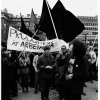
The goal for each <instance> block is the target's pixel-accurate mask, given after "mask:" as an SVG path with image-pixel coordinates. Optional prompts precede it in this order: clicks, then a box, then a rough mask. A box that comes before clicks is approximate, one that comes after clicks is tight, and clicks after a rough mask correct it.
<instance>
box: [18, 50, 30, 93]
mask: <svg viewBox="0 0 100 100" xmlns="http://www.w3.org/2000/svg"><path fill="white" fill-rule="evenodd" d="M29 65H30V59H29V57H28V55H27V53H26V52H23V54H22V56H21V57H20V58H19V69H20V80H21V87H22V91H23V92H28V85H29Z"/></svg>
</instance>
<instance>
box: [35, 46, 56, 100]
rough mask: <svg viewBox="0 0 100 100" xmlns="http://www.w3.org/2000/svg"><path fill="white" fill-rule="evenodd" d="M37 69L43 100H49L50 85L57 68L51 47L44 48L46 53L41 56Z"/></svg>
mask: <svg viewBox="0 0 100 100" xmlns="http://www.w3.org/2000/svg"><path fill="white" fill-rule="evenodd" d="M37 68H38V69H39V74H40V85H41V100H49V89H50V83H51V80H52V78H53V72H54V70H55V68H56V61H55V59H54V58H53V56H52V55H51V54H50V47H49V46H48V45H46V46H45V47H44V53H43V54H42V55H41V56H39V59H38V62H37Z"/></svg>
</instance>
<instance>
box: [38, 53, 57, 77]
mask: <svg viewBox="0 0 100 100" xmlns="http://www.w3.org/2000/svg"><path fill="white" fill-rule="evenodd" d="M46 66H52V67H53V68H52V69H51V70H50V69H46V68H45V67H46ZM37 68H38V69H39V70H40V72H39V73H40V78H52V77H53V74H54V70H55V69H56V61H55V59H54V57H53V56H52V55H51V54H50V55H49V56H46V55H45V54H42V55H41V56H40V57H39V59H38V62H37Z"/></svg>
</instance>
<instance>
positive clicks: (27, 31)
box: [20, 16, 39, 40]
mask: <svg viewBox="0 0 100 100" xmlns="http://www.w3.org/2000/svg"><path fill="white" fill-rule="evenodd" d="M20 31H21V32H23V33H24V34H26V35H28V36H30V37H33V36H34V34H33V33H32V32H31V31H30V30H29V29H27V27H26V25H25V24H24V21H23V18H22V16H21V28H20ZM33 38H34V39H36V40H39V38H38V36H36V35H35V36H34V37H33Z"/></svg>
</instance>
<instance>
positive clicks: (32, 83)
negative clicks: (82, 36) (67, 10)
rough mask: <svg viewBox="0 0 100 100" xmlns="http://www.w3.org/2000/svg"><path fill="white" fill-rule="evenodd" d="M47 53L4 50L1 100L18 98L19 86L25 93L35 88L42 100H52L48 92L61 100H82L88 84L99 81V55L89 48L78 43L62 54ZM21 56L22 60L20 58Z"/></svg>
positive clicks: (47, 48)
mask: <svg viewBox="0 0 100 100" xmlns="http://www.w3.org/2000/svg"><path fill="white" fill-rule="evenodd" d="M49 51H50V46H48V45H46V46H45V47H44V53H29V52H25V51H24V52H17V51H10V50H9V51H8V50H5V48H3V49H2V100H8V98H9V97H11V96H17V94H18V84H20V86H21V87H22V92H25V93H27V92H28V87H34V88H35V89H34V94H37V93H38V91H41V100H49V90H50V89H51V88H53V89H55V90H56V91H57V92H58V93H59V100H62V98H64V99H65V100H75V99H74V98H77V99H76V100H81V94H82V93H83V87H84V86H85V82H87V81H90V82H91V83H92V82H93V80H97V79H98V78H97V77H98V75H97V70H98V64H97V59H98V53H97V52H98V51H97V49H95V50H94V49H93V48H92V47H90V48H86V46H85V44H84V43H82V42H81V41H79V40H74V41H72V43H71V44H70V46H69V49H68V48H66V46H64V45H63V46H62V47H61V51H60V52H55V53H50V52H49ZM18 55H20V57H18Z"/></svg>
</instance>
